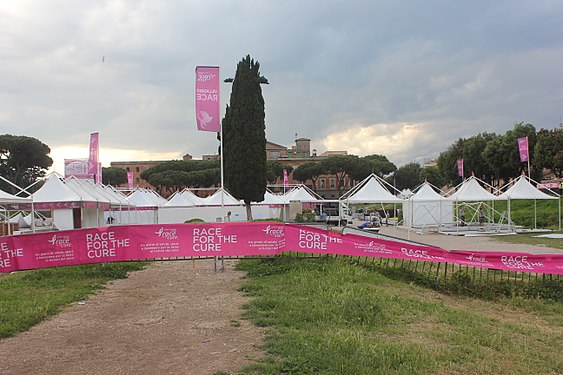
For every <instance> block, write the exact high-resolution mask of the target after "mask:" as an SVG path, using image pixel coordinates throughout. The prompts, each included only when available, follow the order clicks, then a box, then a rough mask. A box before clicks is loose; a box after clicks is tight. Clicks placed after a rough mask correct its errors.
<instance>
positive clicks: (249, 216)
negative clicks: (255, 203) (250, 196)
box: [244, 202, 252, 221]
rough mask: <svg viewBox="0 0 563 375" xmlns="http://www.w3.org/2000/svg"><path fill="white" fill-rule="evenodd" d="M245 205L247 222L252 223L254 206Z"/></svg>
mask: <svg viewBox="0 0 563 375" xmlns="http://www.w3.org/2000/svg"><path fill="white" fill-rule="evenodd" d="M244 205H245V206H246V220H247V221H252V206H251V205H250V203H246V202H245V203H244Z"/></svg>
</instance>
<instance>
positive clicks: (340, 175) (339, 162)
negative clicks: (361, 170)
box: [321, 155, 359, 196]
mask: <svg viewBox="0 0 563 375" xmlns="http://www.w3.org/2000/svg"><path fill="white" fill-rule="evenodd" d="M358 163H359V158H358V157H357V156H355V155H338V156H331V157H329V158H326V159H324V160H323V161H322V162H321V168H322V170H324V171H325V172H327V173H329V174H333V175H335V176H336V188H337V189H338V195H339V196H341V195H342V194H343V193H344V187H345V186H346V178H351V176H352V175H353V174H357V173H358Z"/></svg>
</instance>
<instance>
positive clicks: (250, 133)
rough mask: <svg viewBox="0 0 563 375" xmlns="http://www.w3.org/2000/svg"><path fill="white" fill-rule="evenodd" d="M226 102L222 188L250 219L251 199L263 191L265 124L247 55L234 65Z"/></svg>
mask: <svg viewBox="0 0 563 375" xmlns="http://www.w3.org/2000/svg"><path fill="white" fill-rule="evenodd" d="M226 81H227V82H232V84H233V85H232V91H231V99H230V104H229V105H227V110H226V112H225V117H224V118H223V162H224V177H225V187H226V188H227V189H228V190H229V192H230V193H231V194H232V195H233V196H234V197H235V198H237V199H241V200H243V201H244V203H245V205H246V214H247V219H248V220H252V211H251V206H250V203H251V202H253V201H254V202H259V201H262V200H263V199H264V193H265V192H266V184H267V173H266V124H265V121H264V119H265V112H264V98H263V97H262V88H261V87H260V84H261V83H268V81H267V80H266V79H265V78H264V77H263V76H261V75H260V64H259V63H258V62H257V61H256V62H255V61H254V59H251V58H250V55H247V56H246V57H245V58H243V59H242V60H241V61H240V62H239V63H238V65H237V71H236V74H235V78H234V79H233V80H226Z"/></svg>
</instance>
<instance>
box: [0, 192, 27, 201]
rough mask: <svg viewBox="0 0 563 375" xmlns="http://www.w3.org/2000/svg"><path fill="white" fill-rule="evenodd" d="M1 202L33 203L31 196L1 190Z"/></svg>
mask: <svg viewBox="0 0 563 375" xmlns="http://www.w3.org/2000/svg"><path fill="white" fill-rule="evenodd" d="M0 203H31V198H30V197H27V198H24V197H18V196H17V195H12V194H10V193H6V192H5V191H3V190H0Z"/></svg>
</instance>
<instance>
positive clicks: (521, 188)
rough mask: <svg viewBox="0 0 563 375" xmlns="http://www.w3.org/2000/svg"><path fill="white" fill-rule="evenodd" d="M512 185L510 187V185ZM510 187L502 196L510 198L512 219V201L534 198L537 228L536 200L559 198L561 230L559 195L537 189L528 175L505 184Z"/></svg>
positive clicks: (535, 224)
mask: <svg viewBox="0 0 563 375" xmlns="http://www.w3.org/2000/svg"><path fill="white" fill-rule="evenodd" d="M508 186H510V187H508ZM505 187H508V189H506V191H505V192H504V193H502V194H500V197H502V198H504V199H508V204H507V207H508V218H509V220H510V219H511V213H510V202H511V201H512V200H514V199H533V200H534V228H537V211H536V202H535V201H536V200H538V199H541V200H548V199H549V200H559V202H558V208H559V218H558V221H559V230H561V200H560V197H559V195H557V194H556V193H555V192H553V195H549V194H546V193H544V192H542V191H540V190H539V189H537V188H536V187H535V186H534V185H532V183H531V180H530V178H529V177H527V176H526V175H524V174H523V175H521V176H520V177H518V178H517V179H516V180H514V181H512V182H511V183H509V184H507V185H505Z"/></svg>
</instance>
